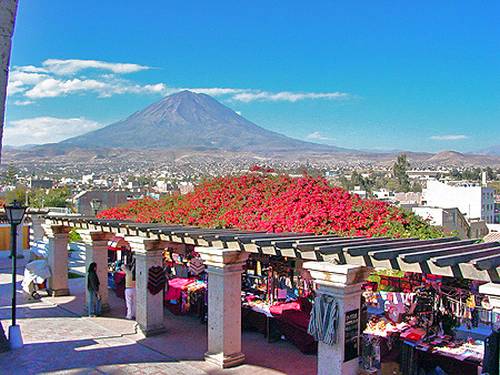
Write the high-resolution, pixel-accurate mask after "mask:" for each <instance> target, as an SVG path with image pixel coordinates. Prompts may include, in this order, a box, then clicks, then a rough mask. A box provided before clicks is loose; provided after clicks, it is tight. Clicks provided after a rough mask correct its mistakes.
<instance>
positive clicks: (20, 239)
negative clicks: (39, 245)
mask: <svg viewBox="0 0 500 375" xmlns="http://www.w3.org/2000/svg"><path fill="white" fill-rule="evenodd" d="M24 225H25V220H24V219H23V221H22V222H21V224H19V225H18V226H17V230H16V256H17V257H18V258H24V250H25V248H24V236H23V234H24V230H23V229H24Z"/></svg>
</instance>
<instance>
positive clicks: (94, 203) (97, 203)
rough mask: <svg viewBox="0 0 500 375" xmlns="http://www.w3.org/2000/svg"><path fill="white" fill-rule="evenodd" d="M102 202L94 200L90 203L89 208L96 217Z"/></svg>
mask: <svg viewBox="0 0 500 375" xmlns="http://www.w3.org/2000/svg"><path fill="white" fill-rule="evenodd" d="M101 206H102V201H101V200H100V199H97V198H94V199H92V200H91V201H90V207H91V208H92V211H94V216H97V213H98V212H99V210H100V209H101Z"/></svg>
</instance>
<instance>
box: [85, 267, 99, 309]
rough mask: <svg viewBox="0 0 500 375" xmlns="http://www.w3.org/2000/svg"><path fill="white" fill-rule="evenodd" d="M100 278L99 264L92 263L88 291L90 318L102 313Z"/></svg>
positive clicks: (89, 271)
mask: <svg viewBox="0 0 500 375" xmlns="http://www.w3.org/2000/svg"><path fill="white" fill-rule="evenodd" d="M99 284H100V282H99V278H98V277H97V264H96V263H95V262H92V263H90V265H89V269H88V272H87V289H88V291H89V300H88V301H87V302H88V304H87V306H88V313H89V316H90V317H95V316H97V315H99V314H100V313H101V311H100V310H101V309H100V299H101V297H100V295H99Z"/></svg>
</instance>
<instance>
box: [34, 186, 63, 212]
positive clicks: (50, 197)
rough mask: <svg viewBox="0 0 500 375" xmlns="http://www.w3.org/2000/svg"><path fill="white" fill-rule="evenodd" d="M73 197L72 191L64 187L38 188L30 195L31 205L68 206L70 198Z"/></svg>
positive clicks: (37, 206) (40, 206)
mask: <svg viewBox="0 0 500 375" xmlns="http://www.w3.org/2000/svg"><path fill="white" fill-rule="evenodd" d="M70 197H71V191H70V190H69V189H68V188H66V187H64V188H55V189H49V190H45V189H36V190H33V191H32V192H31V193H30V195H29V203H30V206H31V207H36V208H42V207H68V202H67V201H68V199H69V198H70Z"/></svg>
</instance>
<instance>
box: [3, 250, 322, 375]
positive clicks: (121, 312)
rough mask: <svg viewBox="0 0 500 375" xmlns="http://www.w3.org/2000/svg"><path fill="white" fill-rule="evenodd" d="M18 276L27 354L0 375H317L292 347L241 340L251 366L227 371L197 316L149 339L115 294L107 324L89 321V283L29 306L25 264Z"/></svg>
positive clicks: (169, 323)
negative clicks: (209, 355) (210, 351)
mask: <svg viewBox="0 0 500 375" xmlns="http://www.w3.org/2000/svg"><path fill="white" fill-rule="evenodd" d="M19 263H20V265H19V268H18V278H17V280H18V322H19V323H18V324H20V325H21V329H22V332H23V338H24V342H25V346H24V348H22V349H18V350H16V351H12V352H8V353H3V354H0V374H23V375H24V374H40V373H58V374H116V373H120V374H122V373H130V374H180V375H183V374H186V375H187V374H189V375H191V374H192V375H197V374H200V375H206V374H210V375H217V374H229V375H232V374H263V375H277V374H304V375H305V374H314V373H316V356H307V355H304V354H302V353H300V352H299V351H298V349H296V348H295V347H293V346H292V345H290V344H289V343H287V342H285V341H281V342H277V343H272V344H269V343H267V341H266V339H265V338H264V336H263V335H261V334H258V333H253V332H245V333H244V334H243V336H242V345H243V350H244V351H245V354H246V364H244V365H241V366H239V367H237V368H233V369H227V370H224V371H223V370H220V369H219V368H218V367H217V366H215V365H211V364H209V363H207V362H205V361H204V360H203V358H204V353H205V351H206V347H207V334H206V329H207V326H206V325H203V324H201V323H200V322H199V320H198V319H195V318H193V317H190V316H183V317H182V316H181V317H179V316H174V315H172V314H171V313H169V312H168V311H167V312H166V314H165V317H164V323H165V327H166V330H167V332H166V333H165V334H162V335H159V336H154V337H148V338H146V337H144V335H142V334H141V333H140V331H139V330H138V329H137V327H136V323H135V322H134V321H129V320H126V319H124V316H125V302H124V301H123V300H121V299H119V298H117V297H116V296H114V294H112V293H111V294H110V296H109V297H110V298H109V303H110V311H109V312H108V313H106V314H105V316H103V317H99V318H87V317H85V316H83V317H82V314H83V311H84V306H83V305H84V283H85V281H84V280H85V279H84V278H79V279H70V280H69V283H70V289H71V292H72V295H71V296H66V297H56V298H53V297H44V298H43V299H42V300H40V301H32V300H28V298H27V297H26V295H25V294H24V293H23V292H22V291H21V281H22V273H23V266H24V263H25V262H24V261H23V260H20V262H19ZM10 281H11V268H10V260H8V259H0V321H1V323H2V325H3V327H4V330H5V331H7V330H8V326H9V325H10V302H11V301H10V298H11V293H10Z"/></svg>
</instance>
